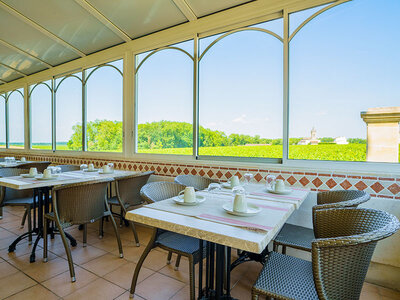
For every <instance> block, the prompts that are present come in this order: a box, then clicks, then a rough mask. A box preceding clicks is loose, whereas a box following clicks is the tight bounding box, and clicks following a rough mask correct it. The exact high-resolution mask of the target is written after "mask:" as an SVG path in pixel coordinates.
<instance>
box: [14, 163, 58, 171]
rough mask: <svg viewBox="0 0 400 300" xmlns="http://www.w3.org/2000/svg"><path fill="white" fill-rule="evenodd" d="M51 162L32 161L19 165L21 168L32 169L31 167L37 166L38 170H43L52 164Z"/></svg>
mask: <svg viewBox="0 0 400 300" xmlns="http://www.w3.org/2000/svg"><path fill="white" fill-rule="evenodd" d="M50 164H51V162H50V161H38V162H32V163H26V164H21V165H19V166H18V168H20V169H30V168H36V169H37V170H38V172H42V173H43V171H44V170H45V169H46V168H47V167H48V166H50Z"/></svg>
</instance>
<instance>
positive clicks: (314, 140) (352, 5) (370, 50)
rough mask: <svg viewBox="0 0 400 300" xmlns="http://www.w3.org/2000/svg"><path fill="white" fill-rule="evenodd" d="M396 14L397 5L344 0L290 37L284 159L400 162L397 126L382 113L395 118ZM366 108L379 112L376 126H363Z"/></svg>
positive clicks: (399, 92) (399, 22)
mask: <svg viewBox="0 0 400 300" xmlns="http://www.w3.org/2000/svg"><path fill="white" fill-rule="evenodd" d="M399 14H400V2H399V1H396V0H384V1H373V0H363V1H361V0H359V1H351V2H347V3H345V4H342V5H339V6H337V7H335V8H332V9H330V10H328V11H327V12H325V13H323V14H322V15H320V16H318V17H316V18H315V19H314V20H312V21H311V22H310V23H308V24H307V25H306V26H305V27H304V28H303V29H302V30H300V31H299V32H298V34H297V35H296V36H295V37H294V39H293V40H292V41H291V43H290V54H291V55H290V93H289V95H290V138H291V139H290V144H291V145H290V146H289V158H291V159H314V160H334V161H379V162H398V161H399V125H398V122H394V123H391V121H390V120H389V115H390V113H388V111H390V110H392V112H395V111H398V112H399V113H400V102H399V99H400V85H399V82H400V74H399V72H398V70H399V68H400V56H399V55H398V53H400V43H399V41H398V39H396V38H394V37H395V36H398V28H400V19H399V18H398V17H397V16H398V15H399ZM372 20H373V21H372ZM355 37H357V38H355ZM391 107H393V108H392V109H390V108H391ZM365 111H368V115H371V114H375V116H376V115H377V114H380V113H382V115H381V116H380V117H379V118H381V119H380V122H382V123H381V124H376V123H375V124H373V123H370V124H369V125H368V128H367V124H366V122H365V121H364V120H363V118H362V112H365ZM312 129H314V130H313V132H311V130H312ZM367 136H368V140H367ZM367 149H368V151H367Z"/></svg>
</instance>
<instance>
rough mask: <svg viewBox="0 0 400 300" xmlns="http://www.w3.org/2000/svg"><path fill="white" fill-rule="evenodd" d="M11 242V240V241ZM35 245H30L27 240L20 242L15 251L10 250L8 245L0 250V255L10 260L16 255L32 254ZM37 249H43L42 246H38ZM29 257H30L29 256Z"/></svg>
mask: <svg viewBox="0 0 400 300" xmlns="http://www.w3.org/2000/svg"><path fill="white" fill-rule="evenodd" d="M10 244H11V242H10ZM32 247H33V245H29V243H28V242H27V240H26V241H22V242H19V243H18V245H17V247H16V248H15V251H14V252H8V246H7V247H6V248H4V249H2V250H0V257H1V258H4V259H5V260H10V259H14V258H16V257H19V256H22V255H25V254H30V253H31V251H32ZM36 250H37V251H39V250H40V251H43V250H42V248H41V247H40V246H38V247H36ZM28 259H29V258H28Z"/></svg>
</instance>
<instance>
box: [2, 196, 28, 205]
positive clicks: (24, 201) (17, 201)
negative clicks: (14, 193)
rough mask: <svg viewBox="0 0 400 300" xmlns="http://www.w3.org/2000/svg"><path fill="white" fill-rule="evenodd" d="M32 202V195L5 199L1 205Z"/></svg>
mask: <svg viewBox="0 0 400 300" xmlns="http://www.w3.org/2000/svg"><path fill="white" fill-rule="evenodd" d="M32 204H33V197H27V198H16V199H7V200H5V201H4V202H3V205H32Z"/></svg>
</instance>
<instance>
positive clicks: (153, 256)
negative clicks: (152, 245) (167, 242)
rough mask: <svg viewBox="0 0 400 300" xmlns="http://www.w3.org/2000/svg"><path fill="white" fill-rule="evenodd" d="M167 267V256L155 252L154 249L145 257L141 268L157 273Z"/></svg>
mask: <svg viewBox="0 0 400 300" xmlns="http://www.w3.org/2000/svg"><path fill="white" fill-rule="evenodd" d="M166 265H167V254H166V253H163V252H160V251H157V250H155V249H153V250H151V251H150V253H149V255H147V257H146V259H145V261H144V263H143V266H144V267H146V268H149V269H151V270H153V271H158V270H161V269H162V268H164V267H165V266H166Z"/></svg>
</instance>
